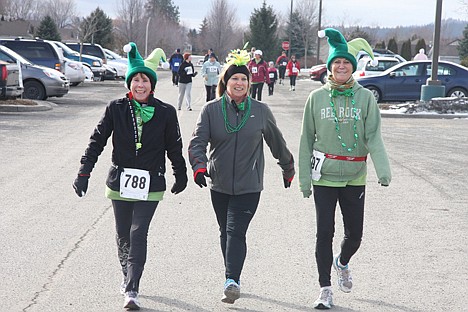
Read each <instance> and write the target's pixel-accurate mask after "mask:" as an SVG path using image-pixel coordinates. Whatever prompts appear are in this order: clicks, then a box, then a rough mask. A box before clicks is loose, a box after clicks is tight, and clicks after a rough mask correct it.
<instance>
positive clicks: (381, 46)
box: [375, 40, 387, 49]
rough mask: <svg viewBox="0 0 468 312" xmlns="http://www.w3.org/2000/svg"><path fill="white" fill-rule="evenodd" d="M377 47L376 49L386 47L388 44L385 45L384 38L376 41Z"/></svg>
mask: <svg viewBox="0 0 468 312" xmlns="http://www.w3.org/2000/svg"><path fill="white" fill-rule="evenodd" d="M375 48H376V49H386V48H387V47H386V45H385V41H384V40H382V42H378V43H376V44H375Z"/></svg>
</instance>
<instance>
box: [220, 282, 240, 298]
mask: <svg viewBox="0 0 468 312" xmlns="http://www.w3.org/2000/svg"><path fill="white" fill-rule="evenodd" d="M239 298H240V285H239V284H237V283H236V281H234V280H233V279H230V278H228V279H227V280H226V282H225V283H224V295H223V298H221V301H222V302H224V303H229V304H233V303H234V302H235V301H236V300H237V299H239Z"/></svg>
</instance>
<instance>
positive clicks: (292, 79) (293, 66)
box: [286, 54, 301, 91]
mask: <svg viewBox="0 0 468 312" xmlns="http://www.w3.org/2000/svg"><path fill="white" fill-rule="evenodd" d="M286 69H287V70H288V76H289V84H290V88H289V91H296V79H297V76H298V75H299V72H300V71H301V64H300V63H299V61H298V60H296V56H295V55H294V54H293V55H291V60H290V61H289V62H288V65H286Z"/></svg>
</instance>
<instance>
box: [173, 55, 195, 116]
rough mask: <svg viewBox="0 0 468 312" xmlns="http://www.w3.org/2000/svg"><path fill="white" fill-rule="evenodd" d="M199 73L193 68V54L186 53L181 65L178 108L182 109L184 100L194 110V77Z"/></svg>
mask: <svg viewBox="0 0 468 312" xmlns="http://www.w3.org/2000/svg"><path fill="white" fill-rule="evenodd" d="M196 75H197V72H196V71H195V70H194V68H193V64H192V55H191V54H190V53H188V52H187V53H184V61H183V62H182V64H181V65H180V67H179V77H180V78H179V83H180V85H179V100H178V102H177V108H178V110H181V109H182V102H183V101H184V97H185V103H186V106H187V109H188V110H189V111H191V110H192V78H193V77H195V76H196Z"/></svg>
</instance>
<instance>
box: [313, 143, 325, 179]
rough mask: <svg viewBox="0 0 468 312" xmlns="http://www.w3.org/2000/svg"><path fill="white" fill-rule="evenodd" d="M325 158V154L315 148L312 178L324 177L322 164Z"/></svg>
mask: <svg viewBox="0 0 468 312" xmlns="http://www.w3.org/2000/svg"><path fill="white" fill-rule="evenodd" d="M324 160H325V154H324V153H322V152H319V151H316V150H314V154H313V155H312V180H314V181H318V180H320V178H321V177H322V173H321V171H322V165H323V161H324Z"/></svg>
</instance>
